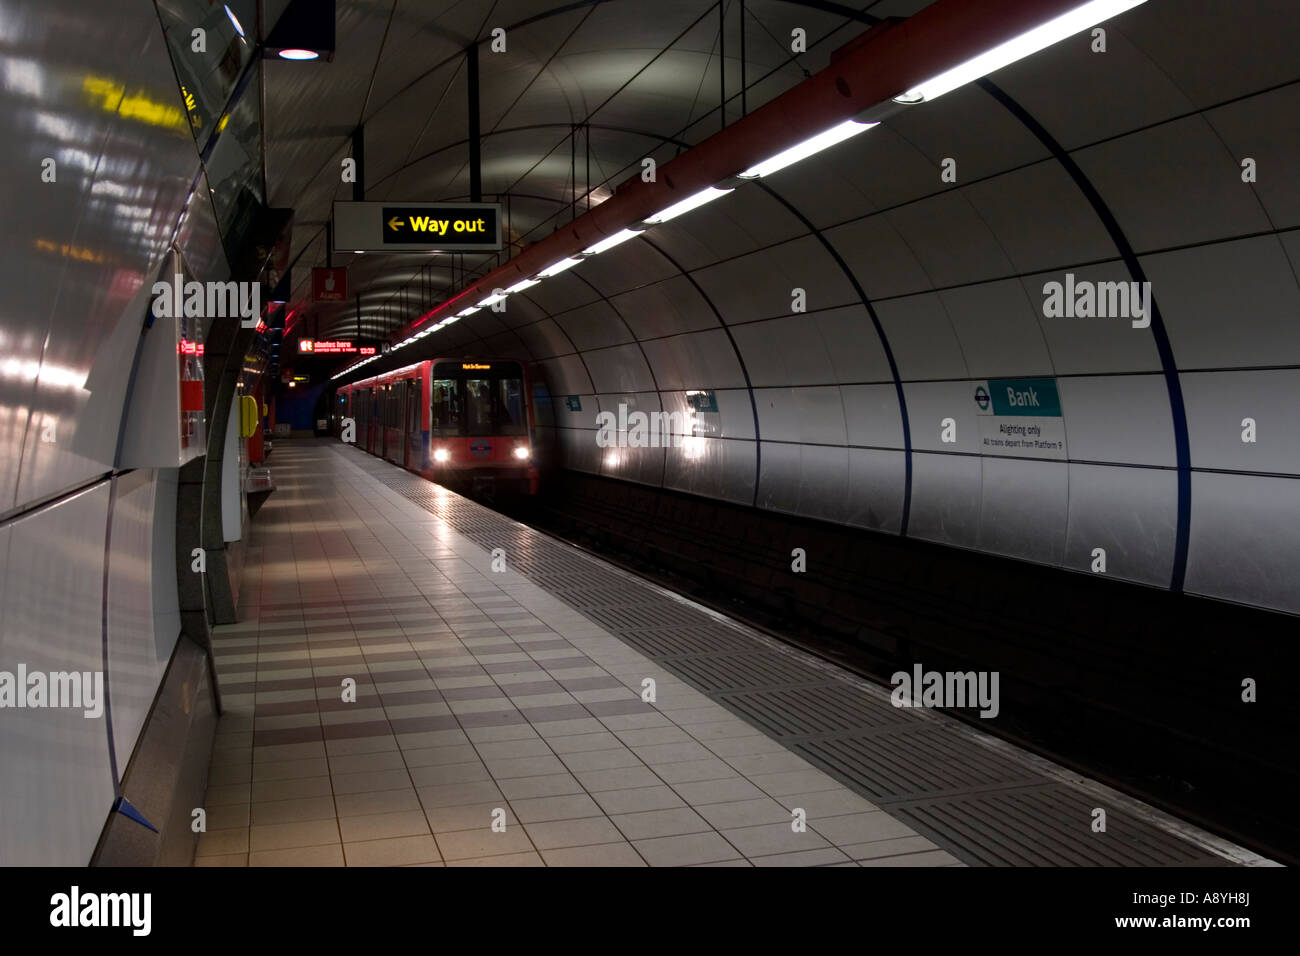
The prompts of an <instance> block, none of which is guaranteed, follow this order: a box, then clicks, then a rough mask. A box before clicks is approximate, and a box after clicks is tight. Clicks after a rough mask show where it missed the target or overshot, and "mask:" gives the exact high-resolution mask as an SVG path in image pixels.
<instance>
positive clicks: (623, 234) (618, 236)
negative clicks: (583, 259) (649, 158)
mask: <svg viewBox="0 0 1300 956" xmlns="http://www.w3.org/2000/svg"><path fill="white" fill-rule="evenodd" d="M643 231H644V230H642V229H620V230H619V231H618V232H616V233H614V235H612V236H608V237H606V238H604V239H602V240H600V242H598V243H596V244H595V245H594V246H588V247H587V248H586V249H583V250H582V254H583V255H584V256H594V255H598V254H600V253H602V252H604V251H605V250H607V249H613V248H614V247H615V246H617V245H621V244H623V243H625V242H627V241H628V240H629V239H635V238H636V237H637V236H639V235H641V233H642V232H643ZM479 304H480V305H481V304H482V303H479Z"/></svg>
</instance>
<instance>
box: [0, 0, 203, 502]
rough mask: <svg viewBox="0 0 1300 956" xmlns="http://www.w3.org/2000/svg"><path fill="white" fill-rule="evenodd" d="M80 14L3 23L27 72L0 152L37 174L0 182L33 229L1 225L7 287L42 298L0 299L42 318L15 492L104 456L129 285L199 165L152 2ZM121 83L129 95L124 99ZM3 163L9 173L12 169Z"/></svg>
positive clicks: (148, 278)
mask: <svg viewBox="0 0 1300 956" xmlns="http://www.w3.org/2000/svg"><path fill="white" fill-rule="evenodd" d="M78 16H79V17H80V16H82V13H81V12H79V13H78ZM85 16H87V17H89V18H90V22H86V23H84V30H78V31H67V30H59V31H57V32H54V31H50V30H47V29H45V28H43V27H41V26H39V25H38V24H36V23H33V24H31V27H32V29H31V32H30V33H26V34H25V33H24V32H23V31H22V29H21V28H20V29H18V30H16V31H14V32H12V33H10V32H9V31H6V34H7V36H9V37H11V38H12V40H13V41H14V42H16V45H17V48H18V49H19V50H22V51H23V52H24V53H25V54H26V55H27V56H29V57H31V59H29V60H27V61H26V62H27V63H28V64H29V65H30V69H29V71H28V74H26V75H28V80H27V81H23V83H27V82H29V81H30V83H31V84H35V85H34V86H31V88H30V89H27V87H25V86H24V85H23V83H20V84H17V85H16V86H9V87H7V91H6V93H5V96H6V97H14V98H15V99H14V100H13V101H11V106H12V107H13V108H12V109H0V114H3V115H4V116H5V117H7V121H8V122H10V123H16V124H18V125H17V126H16V127H13V128H10V129H7V130H6V129H4V128H2V127H0V136H2V137H3V139H4V141H5V142H6V143H8V144H9V145H10V147H13V146H14V145H15V144H27V145H26V146H25V148H23V149H22V150H19V151H15V150H14V149H12V148H10V149H7V150H6V151H5V153H6V156H8V157H11V158H12V161H14V162H17V163H19V165H20V166H21V167H22V169H23V171H22V173H21V177H20V176H19V173H18V170H13V171H12V172H13V173H14V179H13V180H11V181H22V182H32V183H34V184H35V185H34V186H33V187H32V188H30V189H21V190H10V191H8V193H7V194H8V196H9V197H10V198H9V200H7V201H8V202H17V203H19V204H20V207H19V208H9V209H7V210H5V213H4V216H3V218H4V220H5V221H7V222H14V223H18V222H27V223H31V224H33V225H34V226H35V231H34V232H33V231H30V230H25V229H24V230H17V231H16V232H15V233H12V234H11V235H10V236H8V237H7V241H8V242H14V241H21V243H22V248H21V250H20V249H18V248H14V249H11V250H7V251H6V258H7V260H8V262H9V265H10V268H13V269H15V270H17V272H18V273H21V274H22V275H23V276H24V282H23V283H14V284H9V285H7V286H6V289H5V293H4V294H5V295H6V296H10V295H14V294H15V293H18V294H19V295H36V296H38V298H39V300H40V301H39V303H37V302H32V303H30V304H29V306H28V307H24V308H20V309H18V310H13V309H12V308H11V307H6V309H5V310H4V311H5V312H7V313H9V314H11V315H21V316H22V319H21V322H22V324H23V326H24V327H25V328H26V329H28V330H30V329H33V328H40V327H41V325H42V323H45V324H46V325H47V327H48V330H49V335H48V338H46V341H45V342H44V343H43V344H44V347H43V349H41V351H40V352H39V354H38V355H37V356H36V358H37V359H38V360H39V362H40V367H39V371H38V372H37V373H36V375H35V376H34V377H35V392H34V395H33V397H32V399H31V401H32V403H33V410H32V425H33V426H35V427H29V428H28V432H27V436H26V451H25V454H24V457H23V466H22V467H23V472H22V476H21V479H20V483H19V488H18V503H19V504H22V503H23V502H26V501H31V500H35V499H38V498H43V497H46V496H48V495H50V494H53V493H56V492H58V491H61V490H65V489H68V488H72V487H76V486H77V485H78V484H81V483H82V482H85V481H88V480H91V479H93V478H94V477H95V476H97V475H102V474H104V473H105V472H107V471H108V470H110V468H111V466H112V456H113V450H114V447H115V439H116V430H117V426H118V422H119V421H120V416H121V407H122V400H123V397H124V395H125V386H126V382H125V380H124V376H123V375H122V374H121V370H122V369H123V368H129V363H130V357H131V354H132V351H133V347H134V343H135V339H136V338H137V337H138V332H139V328H140V326H141V324H142V323H143V319H144V314H143V312H141V311H140V310H139V309H138V304H139V302H138V301H137V293H138V292H139V290H140V289H141V286H142V285H145V286H147V285H149V284H151V283H152V281H153V279H154V271H155V269H156V267H157V265H158V264H159V263H160V262H161V260H162V255H163V251H164V249H165V247H166V245H167V243H168V242H169V241H170V240H171V236H172V233H173V231H174V229H175V226H176V223H177V221H178V219H179V216H180V212H181V208H182V205H183V203H184V201H185V197H186V196H187V195H188V193H189V189H190V184H191V181H192V179H193V176H194V170H195V168H196V166H197V162H196V156H195V151H194V142H193V138H192V137H191V135H190V132H189V125H188V123H187V122H186V119H185V114H184V110H183V108H182V104H181V101H180V99H179V96H178V93H177V88H176V76H175V73H174V72H173V71H172V69H171V63H170V60H169V58H168V55H167V51H166V46H165V40H164V38H163V35H162V32H161V29H160V28H159V24H158V19H157V15H156V12H155V11H154V10H153V9H152V8H151V7H150V6H147V5H145V6H140V7H139V8H137V9H135V10H134V11H127V10H114V9H112V8H110V7H104V8H100V10H99V12H98V14H97V15H96V14H95V12H94V11H93V10H90V11H86V12H85ZM70 44H71V47H70ZM55 64H60V65H55ZM71 64H76V66H75V67H73V66H71ZM37 86H39V89H37ZM23 89H27V93H26V94H24V93H23V92H22V90H23ZM128 93H129V94H130V97H131V103H132V104H133V106H132V108H131V109H130V110H125V109H122V103H123V102H124V98H125V97H126V96H127V94H128ZM37 94H39V95H37ZM0 122H3V121H0ZM46 157H50V158H53V159H55V161H56V163H57V166H56V167H55V168H56V173H57V178H56V180H55V181H54V182H48V183H47V182H41V180H40V176H39V172H40V168H41V161H42V159H43V158H46ZM0 172H3V173H5V174H6V178H8V177H7V173H8V172H10V171H8V170H5V171H0ZM15 286H25V287H28V288H29V291H28V292H26V293H23V292H21V291H19V290H18V289H15V288H14V287H15ZM145 291H146V293H147V289H146V290H145ZM145 300H146V301H147V298H146V299H145ZM15 304H16V303H15ZM123 323H126V327H124V326H123ZM104 365H107V368H105V367H103V366H104ZM26 380H27V382H28V383H29V384H30V382H31V378H27V379H26ZM6 404H7V403H6ZM51 438H52V439H53V440H51Z"/></svg>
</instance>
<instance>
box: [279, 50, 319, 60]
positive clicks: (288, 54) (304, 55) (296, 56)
mask: <svg viewBox="0 0 1300 956" xmlns="http://www.w3.org/2000/svg"><path fill="white" fill-rule="evenodd" d="M319 56H320V54H319V53H317V52H316V51H315V50H281V51H280V59H282V60H314V59H316V58H317V57H319Z"/></svg>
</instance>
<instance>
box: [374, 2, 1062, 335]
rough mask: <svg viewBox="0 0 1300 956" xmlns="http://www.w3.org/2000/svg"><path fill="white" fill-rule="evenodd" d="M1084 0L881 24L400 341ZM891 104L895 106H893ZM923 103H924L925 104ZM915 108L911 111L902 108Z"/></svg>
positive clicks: (984, 6) (927, 14)
mask: <svg viewBox="0 0 1300 956" xmlns="http://www.w3.org/2000/svg"><path fill="white" fill-rule="evenodd" d="M1082 2H1083V0H999V2H998V3H996V4H992V3H989V2H988V0H936V2H935V3H933V4H931V5H930V6H928V7H926V8H925V9H924V10H922V11H921V12H920V13H917V14H916V15H915V16H912V17H909V18H908V19H906V20H894V21H884V22H882V23H880V24H878V25H877V26H875V27H873V28H872V29H870V30H868V31H866V32H865V33H864V34H862V35H861V36H860V37H858V38H856V39H854V40H851V41H849V42H848V43H847V44H845V45H844V46H842V47H841V48H840V49H839V50H837V51H836V52H835V53H833V54H832V62H831V64H830V65H829V66H828V67H826V69H824V70H822V71H821V72H819V73H816V74H815V75H813V76H811V77H809V78H808V79H806V80H804V81H803V82H802V83H800V84H799V85H798V86H796V87H794V88H793V89H790V90H787V91H786V92H785V93H783V94H781V95H780V96H778V97H777V98H776V99H774V100H772V101H771V102H769V103H766V104H765V105H763V106H761V107H759V108H758V109H756V110H754V111H753V112H752V113H750V114H749V115H748V116H746V117H743V118H741V119H739V120H737V121H736V122H735V123H733V124H732V125H730V126H728V127H727V128H726V129H724V130H721V131H720V132H718V133H716V134H714V135H713V136H711V137H709V138H708V139H706V140H705V141H704V142H702V143H700V144H699V145H697V146H694V147H692V148H691V149H689V150H687V151H686V152H684V153H682V154H681V155H680V156H678V157H676V158H675V159H672V160H670V161H669V162H667V163H664V164H663V165H661V166H660V167H659V168H658V172H657V181H655V182H644V181H642V179H641V178H640V176H637V175H634V176H632V177H631V178H630V179H628V180H627V181H625V182H624V183H623V184H622V185H620V186H619V188H618V191H617V193H616V194H615V195H614V196H612V197H611V198H610V199H608V200H606V201H605V202H603V203H601V204H600V205H599V206H597V207H595V208H594V209H592V210H590V211H589V212H586V213H584V214H583V215H581V216H579V217H578V218H577V219H575V220H574V221H573V222H571V223H569V224H568V225H565V226H562V227H561V228H560V229H558V230H556V231H555V232H554V233H552V234H551V235H549V236H547V237H546V238H544V239H541V240H540V241H538V242H536V243H534V244H533V245H531V246H529V247H528V248H527V249H525V250H524V251H523V252H521V253H520V254H519V255H517V256H515V257H514V258H513V259H511V260H510V261H509V262H507V263H505V264H504V265H501V266H499V267H498V268H496V269H494V270H493V271H492V272H489V273H488V274H487V275H485V276H483V277H482V278H480V279H477V280H475V281H474V282H473V283H471V284H470V285H468V286H466V287H465V288H464V289H463V290H462V291H461V292H460V293H459V294H458V295H456V296H455V297H453V298H451V299H449V300H448V301H447V302H444V303H442V304H441V305H439V306H438V307H436V308H434V309H432V310H431V311H429V312H427V313H426V314H424V315H422V316H420V317H419V318H418V319H416V320H415V321H414V322H412V323H410V324H409V325H407V326H406V327H405V328H403V329H402V330H401V331H400V332H399V333H398V334H397V335H396V336H395V337H394V341H401V340H402V339H405V338H407V337H408V336H409V335H410V334H411V332H412V331H414V330H415V329H417V328H418V327H419V326H421V325H424V324H425V323H426V322H428V321H429V320H430V319H433V318H434V317H436V316H440V315H452V314H454V313H456V312H458V311H461V310H462V309H465V308H467V307H469V306H471V305H474V304H475V303H476V302H478V301H480V300H481V299H482V298H484V297H486V296H488V295H490V294H492V291H493V289H496V288H503V289H504V288H508V287H509V286H512V285H514V284H516V283H517V282H521V281H523V280H524V279H528V278H531V277H533V276H535V275H536V274H537V273H539V272H540V271H542V270H543V269H545V268H547V267H548V266H551V265H553V264H554V263H556V262H558V261H560V260H561V259H564V258H566V257H568V256H575V255H577V254H578V253H580V252H582V250H584V249H587V248H589V247H591V246H592V245H594V244H595V243H597V242H600V241H601V240H602V239H605V238H606V237H608V236H612V235H613V234H615V233H617V232H619V231H621V230H623V229H626V228H627V227H629V226H632V225H634V224H636V223H638V222H641V221H642V220H644V219H646V218H647V217H648V216H652V215H654V214H655V213H656V212H658V211H660V210H661V209H665V208H667V207H668V206H671V205H672V204H673V203H676V202H680V201H681V200H682V199H684V198H686V197H687V196H690V195H692V194H694V193H697V192H699V191H700V190H702V189H704V188H706V187H708V186H713V185H715V184H717V183H720V182H722V181H724V180H727V179H730V178H732V177H734V176H735V175H736V174H737V173H739V172H741V171H743V170H745V169H748V168H750V167H751V166H753V165H755V164H757V163H759V162H761V161H763V160H765V159H767V158H768V157H770V156H774V155H775V154H777V153H779V152H781V151H782V150H784V149H787V148H789V147H791V146H793V145H795V144H797V143H801V142H803V141H804V140H806V139H808V138H809V137H811V136H815V135H817V134H818V133H820V132H822V131H824V130H827V129H830V128H831V127H833V126H836V125H838V124H839V123H842V122H844V121H845V120H847V119H852V118H853V117H854V116H856V115H857V114H859V113H861V112H862V111H863V110H866V109H868V108H870V107H873V106H877V105H879V104H882V103H890V101H892V99H893V98H894V97H895V96H898V95H899V94H900V93H902V92H904V91H905V90H909V89H911V88H912V87H914V86H916V85H917V84H919V83H922V82H924V81H925V80H928V79H929V78H931V77H933V76H936V75H938V74H940V73H943V72H944V71H945V70H948V69H951V68H952V67H954V66H956V65H958V64H960V63H964V62H966V61H967V60H969V59H971V58H973V57H975V56H978V55H979V54H981V53H983V52H984V51H985V50H988V49H990V48H992V47H995V46H997V45H999V44H1001V43H1004V42H1006V41H1007V40H1010V39H1012V38H1013V37H1016V36H1019V35H1020V34H1022V33H1024V32H1026V31H1027V30H1030V29H1032V28H1033V27H1035V26H1037V25H1039V24H1041V23H1044V22H1045V21H1047V20H1050V19H1052V18H1054V17H1057V16H1060V15H1061V14H1063V13H1065V12H1067V11H1069V10H1073V9H1075V8H1077V7H1079V6H1080V5H1081V3H1082ZM891 105H892V104H891ZM920 105H924V104H920ZM902 108H911V107H902Z"/></svg>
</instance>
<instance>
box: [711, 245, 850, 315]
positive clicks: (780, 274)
mask: <svg viewBox="0 0 1300 956" xmlns="http://www.w3.org/2000/svg"><path fill="white" fill-rule="evenodd" d="M695 280H696V281H697V282H699V284H700V285H701V286H702V287H703V289H704V294H705V295H707V296H708V297H709V300H710V301H711V302H713V304H714V306H715V307H716V308H717V309H718V311H719V312H721V313H722V319H723V321H724V322H727V323H728V324H731V323H735V322H745V321H748V320H750V319H756V318H766V317H772V316H778V315H789V314H790V311H791V304H792V302H793V296H794V293H793V290H794V289H802V290H803V291H804V296H805V307H806V308H807V309H808V310H809V311H812V310H815V309H827V308H832V307H835V306H842V305H847V304H848V303H850V302H853V301H855V300H856V299H857V295H856V293H855V292H854V291H853V287H852V286H851V285H850V284H849V281H848V279H846V278H845V276H844V273H843V272H842V271H841V270H840V269H839V268H838V267H837V266H836V265H835V262H834V261H833V260H832V259H831V258H830V256H828V255H826V251H825V249H824V248H823V247H822V245H821V243H820V242H818V241H817V240H816V239H814V238H813V237H811V236H807V237H804V238H802V239H795V240H792V241H790V242H785V243H781V244H780V245H777V246H774V247H772V248H769V249H762V250H760V251H758V252H755V253H752V254H751V255H747V256H742V257H741V258H739V259H729V260H727V261H726V262H722V263H719V264H718V265H716V266H710V267H708V268H706V269H701V270H700V271H699V272H697V273H696V274H695Z"/></svg>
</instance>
